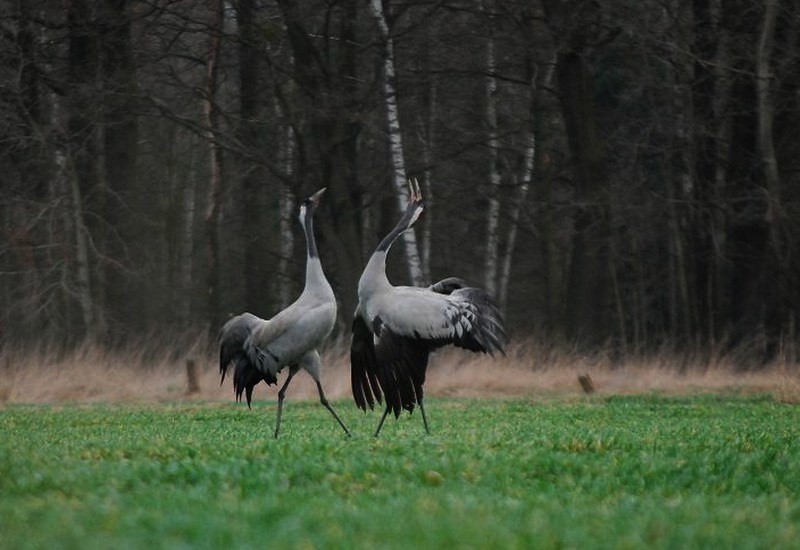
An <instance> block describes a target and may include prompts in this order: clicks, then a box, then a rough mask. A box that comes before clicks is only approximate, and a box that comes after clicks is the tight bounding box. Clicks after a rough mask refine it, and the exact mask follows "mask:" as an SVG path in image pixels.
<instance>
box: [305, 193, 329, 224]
mask: <svg viewBox="0 0 800 550" xmlns="http://www.w3.org/2000/svg"><path fill="white" fill-rule="evenodd" d="M326 189H327V187H323V188H322V189H320V190H319V191H317V192H316V193H314V194H313V195H311V196H310V197H308V198H307V199H305V200H304V201H303V202H301V203H300V223H301V224H305V220H306V214H307V213H308V212H309V211H311V212H312V213H313V212H314V209H315V208H316V207H317V206H319V201H320V198H321V197H322V195H323V194H324V193H325V190H326Z"/></svg>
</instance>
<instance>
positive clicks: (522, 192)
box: [497, 132, 536, 311]
mask: <svg viewBox="0 0 800 550" xmlns="http://www.w3.org/2000/svg"><path fill="white" fill-rule="evenodd" d="M535 158H536V135H535V134H534V133H533V132H531V133H530V135H529V136H528V146H527V147H526V148H525V162H524V168H523V172H522V178H521V179H522V183H521V184H520V186H519V191H518V192H517V198H516V200H515V201H514V204H513V205H512V207H511V212H509V218H510V219H509V221H510V223H511V225H510V227H509V228H508V237H507V240H506V249H505V254H504V255H503V262H502V266H501V269H500V280H499V282H498V289H497V300H498V304H499V305H500V310H501V311H505V309H506V304H507V299H508V282H509V280H510V278H511V261H512V259H513V256H514V245H515V244H516V242H517V229H518V227H519V216H520V213H521V212H522V206H523V205H524V204H525V201H526V200H527V199H528V189H529V188H530V185H531V180H532V179H533V163H534V159H535Z"/></svg>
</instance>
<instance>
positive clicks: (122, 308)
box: [102, 0, 145, 336]
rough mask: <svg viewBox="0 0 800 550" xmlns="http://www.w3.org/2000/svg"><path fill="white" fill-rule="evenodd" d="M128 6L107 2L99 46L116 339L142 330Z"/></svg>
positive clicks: (109, 286)
mask: <svg viewBox="0 0 800 550" xmlns="http://www.w3.org/2000/svg"><path fill="white" fill-rule="evenodd" d="M125 5H126V0H105V3H104V33H103V35H102V40H103V53H104V56H103V81H104V99H105V105H104V108H105V112H104V120H105V124H104V127H103V150H104V153H105V154H104V155H103V159H104V160H105V162H104V173H105V184H106V188H107V190H108V191H107V193H104V195H105V201H104V202H105V221H106V223H107V224H108V226H109V227H113V228H114V229H115V230H114V232H113V233H112V234H111V235H110V236H108V237H106V238H105V243H106V254H107V256H108V258H107V261H106V262H105V264H104V265H105V269H104V270H103V273H102V277H103V280H104V285H105V306H106V308H107V310H108V313H107V315H106V318H108V319H109V320H113V321H115V322H116V327H114V326H111V327H109V328H110V329H112V330H111V332H112V333H113V334H115V335H117V336H122V335H123V334H124V329H123V327H125V328H127V329H130V328H131V327H132V326H137V325H138V328H144V325H143V324H141V323H142V321H143V320H144V317H145V316H144V311H143V308H142V307H141V304H142V302H143V301H142V300H131V299H130V296H131V295H136V294H139V293H141V292H142V290H141V289H140V288H136V286H137V285H135V281H137V280H138V278H137V277H131V276H130V275H129V273H128V272H129V271H130V270H131V269H132V267H133V266H132V263H133V261H135V258H131V257H130V253H129V252H128V250H129V249H130V243H132V242H135V240H136V239H134V234H135V232H136V231H137V228H136V227H135V224H134V223H133V222H132V220H131V219H130V214H129V212H132V211H136V205H135V204H133V202H132V201H133V190H135V189H136V183H137V179H136V164H137V149H138V142H139V130H138V121H137V118H136V98H135V95H134V91H135V90H136V66H135V63H134V56H133V51H132V45H131V22H130V18H129V16H128V13H127V12H126V8H125Z"/></svg>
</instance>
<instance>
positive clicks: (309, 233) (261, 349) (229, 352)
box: [219, 189, 350, 438]
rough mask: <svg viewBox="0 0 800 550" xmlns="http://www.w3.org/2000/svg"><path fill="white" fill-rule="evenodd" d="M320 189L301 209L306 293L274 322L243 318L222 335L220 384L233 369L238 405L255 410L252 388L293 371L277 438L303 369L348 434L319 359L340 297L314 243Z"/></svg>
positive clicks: (280, 393)
mask: <svg viewBox="0 0 800 550" xmlns="http://www.w3.org/2000/svg"><path fill="white" fill-rule="evenodd" d="M324 191H325V190H324V189H321V190H320V191H318V192H317V193H315V194H314V195H312V196H311V197H309V198H308V199H306V200H305V201H303V203H302V204H301V206H300V215H299V219H300V223H301V224H302V226H303V231H304V234H305V237H306V252H307V258H306V279H305V287H304V288H303V292H302V293H301V294H300V296H299V297H298V298H297V300H295V301H294V303H292V304H291V305H289V306H288V307H287V308H286V309H284V310H283V311H281V312H279V313H278V314H277V315H275V316H274V317H273V318H271V319H261V318H260V317H257V316H255V315H253V314H252V313H242V314H241V315H237V316H236V317H233V318H232V319H230V320H229V321H228V322H227V323H225V325H224V326H223V327H222V329H221V330H220V334H219V345H220V348H219V361H220V363H219V369H220V373H221V377H220V383H222V382H224V380H225V374H226V372H227V369H228V368H229V367H230V365H231V364H233V366H234V373H233V388H234V393H235V395H236V400H237V401H239V400H241V398H242V393H244V394H245V396H246V398H247V406H248V407H250V403H251V399H252V395H253V388H254V387H255V386H256V385H257V384H258V383H259V382H261V381H264V382H266V383H267V384H270V385H271V384H277V382H278V373H280V372H281V371H282V370H283V368H284V367H289V374H288V376H287V378H286V381H285V382H284V384H283V386H281V389H280V390H279V391H278V411H277V417H276V421H275V437H276V438H277V437H278V433H279V432H280V426H281V414H282V412H283V401H284V398H285V395H286V389H287V388H288V386H289V383H290V382H291V380H292V378H293V377H294V375H295V374H297V372H298V371H299V370H300V369H303V370H305V371H306V372H308V374H309V375H310V376H311V377H312V378H313V379H314V382H315V383H316V385H317V391H318V392H319V399H320V403H322V405H323V406H324V407H325V408H326V409H328V410H329V411H330V413H331V414H332V415H333V417H334V418H335V419H336V421H337V422H338V423H339V425H340V426H341V427H342V429H343V430H344V431H345V433H346V434H348V435H349V434H350V432H349V430H348V429H347V427H346V426H345V424H344V422H342V420H341V418H339V415H338V414H336V412H335V411H334V410H333V408H332V407H331V405H330V403H329V402H328V400H327V398H326V397H325V392H324V391H323V389H322V384H321V382H320V366H321V362H320V356H319V353H318V351H317V348H319V346H320V345H321V344H322V343H323V341H324V340H325V339H326V338H327V337H328V334H330V332H331V330H332V329H333V326H334V323H335V322H336V298H335V296H334V294H333V289H331V286H330V284H329V283H328V280H327V279H326V278H325V273H324V272H323V270H322V264H321V263H320V259H319V255H318V253H317V245H316V240H315V238H314V227H313V215H314V210H315V208H316V206H317V204H318V203H319V199H320V197H321V195H322V193H323V192H324Z"/></svg>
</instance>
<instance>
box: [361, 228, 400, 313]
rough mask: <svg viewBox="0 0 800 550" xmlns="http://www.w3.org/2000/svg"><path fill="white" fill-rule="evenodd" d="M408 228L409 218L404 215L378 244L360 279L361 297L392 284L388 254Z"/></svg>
mask: <svg viewBox="0 0 800 550" xmlns="http://www.w3.org/2000/svg"><path fill="white" fill-rule="evenodd" d="M406 229H408V220H406V219H405V217H404V218H403V219H401V220H400V222H399V223H398V224H397V225H396V226H395V227H394V229H392V230H391V231H390V232H389V234H388V235H386V236H385V237H384V238H383V240H382V241H381V242H380V244H378V248H376V249H375V252H373V253H372V256H371V257H370V259H369V261H368V262H367V265H366V267H365V268H364V272H363V273H362V274H361V279H360V280H359V281H358V294H359V298H361V297H362V295H363V296H364V297H366V295H368V294H370V293H374V292H377V291H379V290H381V289H386V288H390V287H391V286H392V285H391V283H390V282H389V278H388V277H387V276H386V255H387V254H388V253H389V249H390V248H391V247H392V244H394V242H395V241H396V240H397V238H398V237H399V236H400V235H402V234H403V231H405V230H406Z"/></svg>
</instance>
